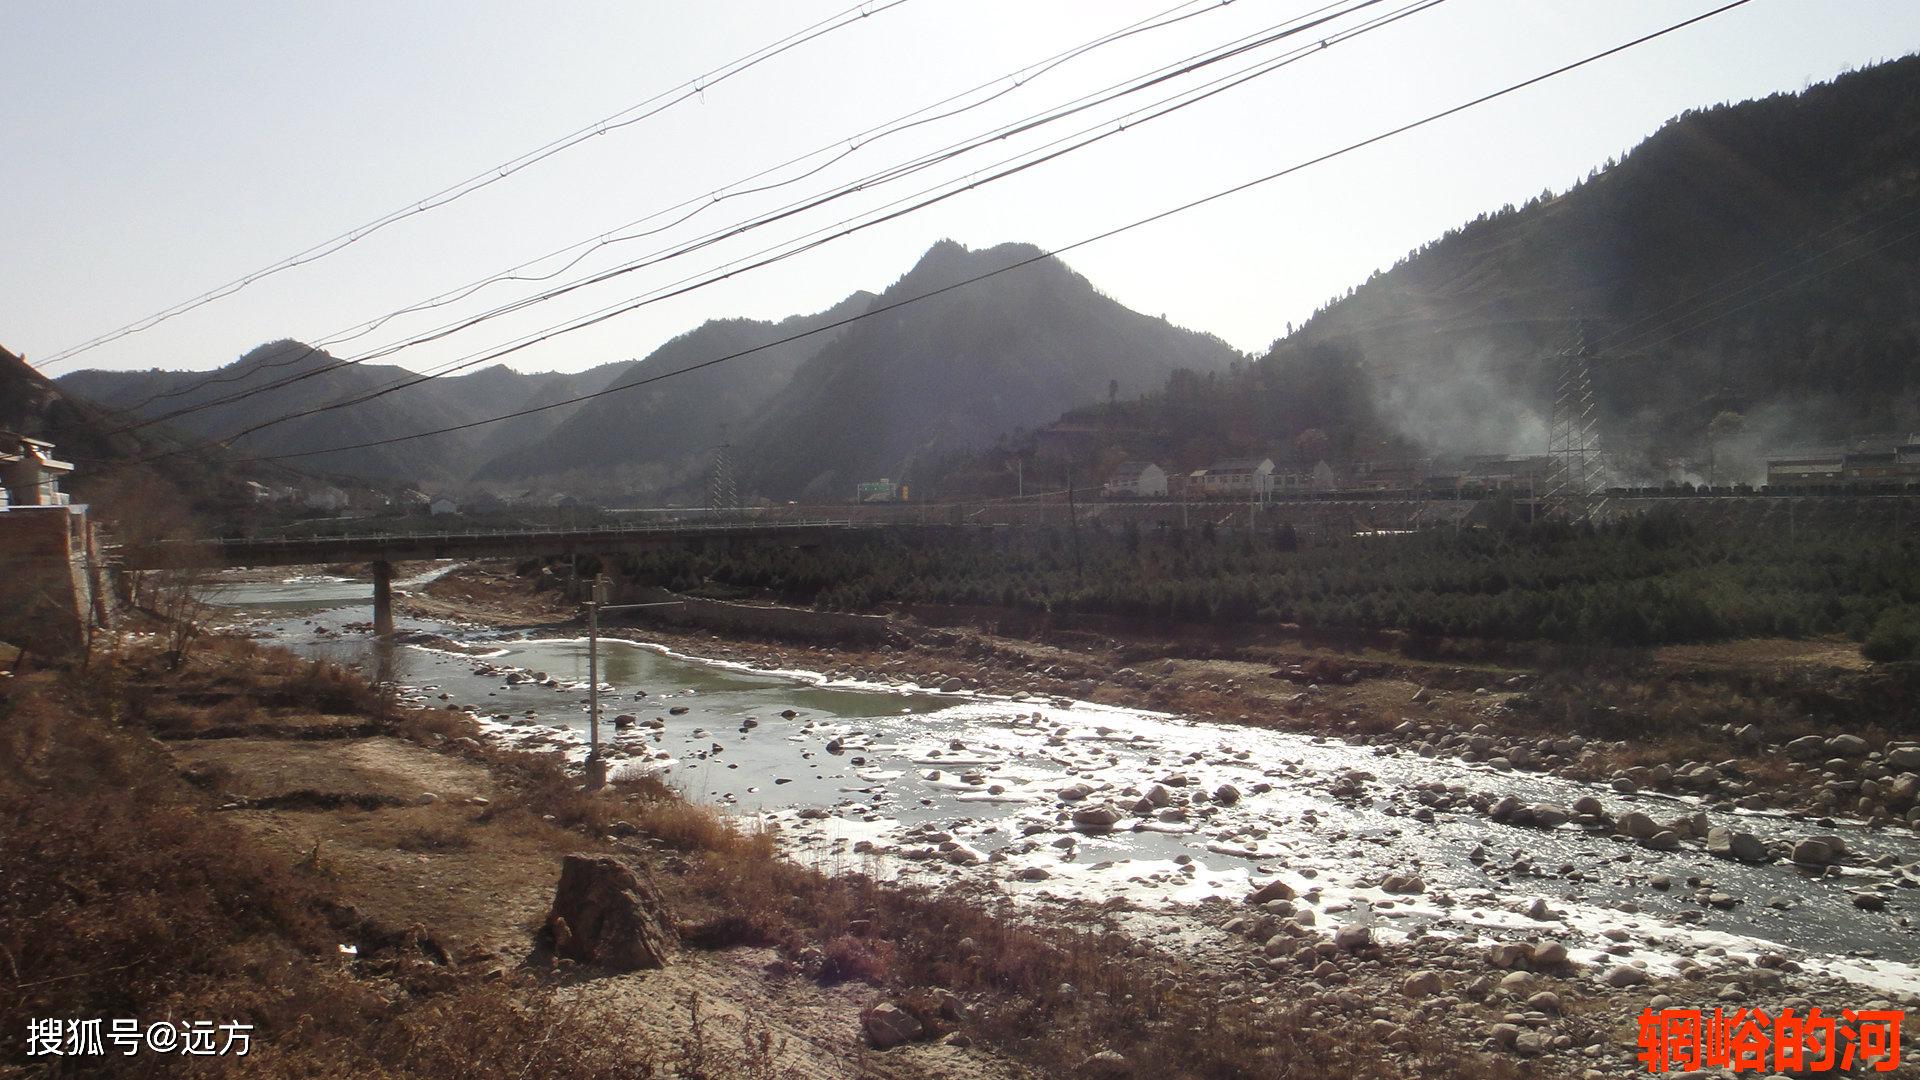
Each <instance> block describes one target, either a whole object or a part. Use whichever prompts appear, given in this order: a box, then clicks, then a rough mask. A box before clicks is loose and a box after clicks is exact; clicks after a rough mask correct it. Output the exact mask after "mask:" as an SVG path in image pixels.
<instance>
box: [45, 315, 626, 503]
mask: <svg viewBox="0 0 1920 1080" xmlns="http://www.w3.org/2000/svg"><path fill="white" fill-rule="evenodd" d="M302 375H304V376H305V377H304V378H300V379H299V380H298V381H290V382H287V383H286V385H284V386H282V385H276V384H279V383H281V382H283V381H286V380H289V379H291V378H292V377H294V376H302ZM608 376H609V369H608V368H607V367H605V366H602V367H597V368H591V369H588V370H587V371H583V372H578V373H574V374H555V373H543V374H531V375H530V374H524V373H521V372H518V371H514V370H512V369H510V368H507V367H504V366H500V365H495V366H493V367H489V368H485V369H482V370H480V371H476V372H471V373H468V374H464V375H454V376H447V377H444V378H438V379H434V380H432V381H431V382H428V383H424V384H422V385H419V386H411V387H407V388H405V389H400V390H395V391H393V392H392V393H388V394H385V395H384V396H380V397H375V398H372V399H370V400H367V401H364V402H360V403H358V404H354V405H351V406H346V407H343V408H337V409H329V410H327V411H324V412H316V413H314V414H313V415H310V416H302V417H299V418H297V419H293V420H289V421H287V422H285V423H279V424H275V425H273V426H271V427H267V428H264V429H262V430H261V431H259V432H256V433H254V434H251V435H248V436H246V437H245V438H244V439H241V440H239V441H237V442H235V443H234V444H233V447H234V450H235V453H236V454H239V455H241V456H247V455H259V456H270V455H275V454H287V453H298V452H300V451H305V450H318V449H324V448H327V447H334V446H343V445H346V444H350V443H359V442H371V441H374V440H378V439H384V438H390V437H392V436H395V435H406V434H411V433H413V432H418V431H427V430H432V429H435V428H441V427H450V426H453V425H456V424H463V423H470V422H472V421H474V420H479V419H484V418H487V417H492V416H498V415H500V414H503V413H507V412H512V411H515V410H517V409H522V408H526V407H527V406H529V405H532V404H537V403H541V402H546V401H558V400H563V399H565V398H568V397H572V396H576V395H578V394H580V393H584V392H587V391H588V390H594V389H599V387H600V386H602V385H604V383H605V381H606V379H607V378H608ZM411 378H414V373H413V372H411V371H408V370H406V369H405V368H400V367H396V366H393V365H387V364H343V363H341V362H340V361H339V360H337V359H335V358H334V357H333V356H331V355H330V354H328V353H327V352H326V351H325V350H322V349H315V348H312V347H311V346H308V345H305V344H302V343H300V342H297V341H291V340H281V341H274V342H269V343H267V344H264V345H261V346H258V347H257V348H254V349H251V350H249V351H248V352H247V353H246V354H245V355H244V356H242V357H240V358H239V359H238V360H235V361H234V362H233V363H231V364H228V365H226V366H224V367H221V368H218V369H216V370H214V371H212V372H205V371H160V370H150V371H97V370H88V371H76V372H73V373H71V374H69V375H65V376H63V377H61V379H60V380H59V385H60V386H61V388H62V389H63V390H65V391H67V392H69V393H71V394H75V395H78V396H80V397H84V398H86V399H88V400H90V401H93V402H97V403H98V404H100V405H103V406H106V407H108V408H111V409H117V410H126V411H129V412H131V413H133V414H134V415H135V416H139V417H144V418H149V419H151V418H157V417H161V416H165V415H167V414H170V413H173V412H175V411H177V410H182V409H188V408H193V409H194V410H195V411H192V412H187V413H185V414H183V415H181V416H178V417H176V418H174V419H171V420H168V421H166V422H165V424H164V426H165V427H167V428H171V429H173V430H175V431H178V432H181V433H184V434H186V435H190V436H194V437H197V438H200V439H205V440H214V439H226V438H228V437H229V436H232V435H234V434H235V433H236V432H239V431H241V430H243V429H245V428H247V427H250V426H252V425H255V424H259V423H262V422H264V421H268V420H273V419H275V418H278V417H281V416H285V415H289V414H292V413H298V412H303V411H306V410H310V409H313V408H316V407H318V406H323V405H327V404H331V403H334V402H340V401H345V400H348V399H350V398H357V397H360V396H362V395H366V394H370V393H372V392H375V391H378V390H381V389H383V388H387V387H391V386H394V385H396V384H398V383H401V382H404V381H406V380H409V379H411ZM256 391H257V392H256ZM249 392H252V393H251V396H248V397H244V398H241V399H240V400H236V401H230V402H226V403H224V404H215V402H219V401H221V400H222V399H225V398H229V397H233V396H235V395H238V394H242V393H249ZM567 415H568V413H567V410H565V409H555V410H549V411H547V412H542V413H534V414H533V415H531V416H526V417H516V418H515V419H512V420H507V421H502V422H500V423H496V424H488V425H486V426H484V427H478V428H474V429H472V430H471V431H465V432H456V433H453V434H450V435H441V436H435V437H433V438H430V439H416V440H412V441H408V442H400V443H394V444H391V445H387V446H375V447H367V448H365V449H358V450H348V451H344V452H340V453H331V454H317V455H312V456H307V457H300V458H291V459H289V464H291V465H293V466H294V467H296V468H299V469H302V470H305V471H310V472H317V473H346V474H351V475H355V476H363V477H369V478H375V479H384V480H398V481H402V482H404V483H408V484H412V485H418V486H437V485H442V484H447V483H452V482H458V481H463V480H465V479H466V477H467V475H468V474H469V473H470V472H471V470H472V467H473V462H475V461H484V460H487V459H488V458H491V457H493V456H494V455H495V454H497V453H499V452H500V448H502V447H505V446H512V445H524V444H525V443H528V442H531V441H532V440H534V439H537V438H539V437H540V436H541V435H543V434H545V433H546V431H547V430H549V429H550V428H551V427H552V426H554V425H555V424H558V423H559V422H561V421H562V420H564V419H565V418H566V416H567ZM161 426H162V425H154V426H153V427H150V428H148V429H147V430H157V429H158V428H160V427H161Z"/></svg>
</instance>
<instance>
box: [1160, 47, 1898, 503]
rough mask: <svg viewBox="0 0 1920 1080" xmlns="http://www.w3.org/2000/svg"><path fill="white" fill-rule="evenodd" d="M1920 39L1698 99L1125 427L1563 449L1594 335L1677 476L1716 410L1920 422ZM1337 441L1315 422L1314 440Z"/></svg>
mask: <svg viewBox="0 0 1920 1080" xmlns="http://www.w3.org/2000/svg"><path fill="white" fill-rule="evenodd" d="M1916 271H1920V57H1906V58H1904V59H1901V60H1897V61H1894V62H1892V63H1888V64H1883V65H1879V66H1877V67H1873V68H1868V69H1865V70H1861V71H1856V72H1852V73H1850V74H1847V75H1843V76H1841V77H1839V78H1837V79H1835V80H1834V81H1833V82H1831V83H1825V84H1821V85H1818V86H1813V87H1810V88H1808V89H1807V90H1806V91H1804V92H1802V93H1798V94H1776V95H1773V96H1771V97H1768V98H1764V99H1761V100H1756V101H1748V102H1744V103H1740V104H1732V105H1719V106H1714V107H1711V108H1706V109H1700V110H1695V111H1690V112H1688V113H1685V114H1683V115H1682V116H1680V117H1677V118H1676V119H1674V120H1672V121H1671V122H1669V123H1668V124H1666V125H1665V126H1663V127H1662V128H1661V129H1660V130H1659V131H1658V132H1656V133H1655V134H1654V135H1652V136H1651V137H1649V138H1648V139H1647V140H1645V141H1644V142H1642V143H1641V144H1640V145H1639V146H1637V147H1635V148H1634V149H1633V150H1632V151H1631V152H1629V153H1628V154H1626V156H1625V157H1624V158H1623V159H1622V160H1620V161H1618V162H1609V163H1608V164H1607V165H1606V166H1604V167H1602V168H1599V169H1596V170H1595V171H1594V172H1593V173H1592V174H1591V175H1590V176H1589V177H1588V178H1587V179H1585V180H1584V181H1582V182H1580V183H1578V184H1576V185H1575V186H1574V187H1573V188H1571V189H1570V190H1568V191H1566V192H1564V193H1562V194H1560V195H1557V196H1555V195H1552V194H1551V193H1543V194H1542V195H1541V196H1540V197H1538V198H1535V199H1533V200H1530V201H1529V202H1527V203H1526V204H1525V205H1523V206H1519V207H1513V206H1509V207H1504V208H1502V209H1500V210H1498V211H1496V212H1492V213H1489V214H1484V215H1482V216H1481V217H1479V218H1476V219H1475V220H1474V221H1472V222H1469V223H1467V224H1466V225H1464V226H1462V227H1461V228H1458V229H1455V230H1451V231H1449V232H1448V233H1447V234H1446V235H1444V236H1442V237H1440V238H1438V239H1437V240H1435V241H1433V242H1432V243H1429V244H1427V245H1424V246H1423V247H1421V248H1420V249H1419V250H1417V251H1415V252H1413V253H1411V254H1409V255H1408V256H1407V257H1406V258H1405V259H1403V260H1401V261H1400V262H1399V263H1397V264H1396V265H1395V266H1393V267H1392V268H1390V269H1388V270H1386V271H1383V272H1381V273H1377V274H1375V275H1374V276H1373V277H1371V278H1370V279H1369V280H1368V281H1366V282H1365V283H1364V284H1361V285H1359V286H1358V287H1356V288H1354V289H1353V290H1351V291H1349V292H1348V293H1347V294H1346V295H1344V296H1342V297H1339V298H1337V299H1335V300H1334V301H1332V302H1330V303H1329V304H1328V305H1327V306H1325V307H1324V308H1322V309H1321V310H1320V311H1318V312H1316V313H1315V314H1314V316H1313V317H1312V318H1311V319H1309V320H1308V321H1307V322H1306V324H1305V325H1304V326H1302V327H1300V328H1299V329H1298V330H1297V331H1294V332H1293V333H1291V334H1289V335H1288V336H1287V337H1284V338H1282V339H1281V340H1280V341H1278V342H1276V343H1275V345H1274V346H1273V348H1272V349H1271V350H1270V351H1269V352H1268V353H1267V354H1266V355H1265V356H1264V357H1262V358H1261V359H1260V361H1259V362H1257V363H1255V364H1252V365H1249V366H1247V367H1246V368H1245V369H1244V370H1243V371H1241V372H1240V373H1238V374H1237V375H1235V376H1233V377H1231V378H1229V377H1217V378H1214V379H1195V378H1191V377H1184V376H1183V377H1181V378H1179V379H1175V380H1173V381H1171V382H1170V383H1169V384H1167V385H1166V386H1164V387H1162V388H1160V390H1158V391H1156V392H1155V393H1154V394H1152V395H1148V396H1147V397H1146V398H1145V399H1144V400H1141V401H1137V402H1126V403H1122V412H1123V418H1124V420H1125V422H1127V423H1129V424H1132V425H1134V426H1136V427H1149V428H1158V429H1163V430H1181V431H1185V432H1189V433H1191V434H1193V435H1194V436H1196V437H1202V438H1204V440H1205V441H1207V442H1208V444H1209V446H1211V447H1213V448H1215V449H1217V450H1219V451H1220V452H1228V451H1231V450H1233V449H1239V448H1245V449H1252V448H1256V447H1258V448H1263V449H1269V448H1275V447H1281V448H1284V447H1286V446H1287V445H1289V444H1290V443H1291V442H1293V441H1294V440H1297V439H1300V438H1301V437H1302V436H1303V435H1308V433H1310V432H1315V431H1317V432H1320V433H1323V434H1324V435H1325V439H1324V442H1323V443H1322V445H1325V446H1326V450H1327V452H1328V453H1330V454H1332V455H1335V456H1341V455H1355V456H1357V455H1364V454H1381V453H1411V452H1419V451H1428V452H1433V451H1442V452H1448V451H1452V452H1473V451H1488V452H1502V451H1506V452H1517V453H1542V452H1544V451H1545V449H1546V429H1545V421H1546V417H1547V415H1548V411H1549V408H1550V400H1551V394H1552V393H1553V390H1554V382H1555V378H1556V376H1557V374H1558V371H1559V364H1558V362H1557V360H1556V358H1557V357H1559V356H1560V355H1561V354H1562V353H1563V351H1565V350H1567V349H1569V348H1573V347H1575V343H1576V342H1577V341H1584V342H1585V347H1586V350H1587V353H1588V355H1589V357H1590V359H1591V370H1592V377H1593V382H1594V387H1595V392H1596V395H1597V397H1598V400H1599V404H1600V407H1601V413H1602V415H1601V419H1600V431H1601V436H1602V440H1603V443H1607V442H1609V441H1610V442H1611V443H1612V444H1613V445H1614V446H1615V447H1616V448H1619V449H1622V450H1623V451H1626V452H1624V453H1623V454H1622V455H1621V461H1620V464H1622V465H1623V466H1625V467H1627V468H1629V469H1638V470H1641V471H1643V472H1655V473H1657V472H1658V471H1659V469H1660V468H1661V467H1662V462H1671V461H1672V460H1673V459H1675V458H1681V457H1685V456H1687V455H1688V454H1690V453H1694V452H1696V451H1697V448H1698V445H1699V443H1700V442H1701V440H1702V438H1703V437H1704V435H1705V432H1706V428H1707V425H1708V424H1709V423H1710V422H1712V421H1713V419H1714V418H1715V417H1719V416H1722V415H1723V414H1725V413H1734V414H1738V415H1739V416H1741V417H1742V418H1743V421H1744V422H1743V425H1742V426H1743V427H1744V428H1745V431H1746V436H1745V437H1746V439H1747V440H1748V441H1749V442H1750V443H1752V444H1753V445H1755V446H1757V447H1759V448H1760V449H1763V450H1764V449H1766V448H1768V447H1778V446H1783V445H1790V444H1794V443H1804V442H1817V441H1834V440H1842V439H1845V438H1847V437H1849V436H1852V435H1858V434H1861V433H1864V432H1870V431H1900V430H1906V429H1909V428H1915V427H1920V273H1916ZM1308 437H1309V438H1317V437H1316V436H1311V435H1309V436H1308Z"/></svg>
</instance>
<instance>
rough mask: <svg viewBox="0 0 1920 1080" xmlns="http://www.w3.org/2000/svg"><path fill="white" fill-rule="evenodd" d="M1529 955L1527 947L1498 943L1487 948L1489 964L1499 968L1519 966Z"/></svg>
mask: <svg viewBox="0 0 1920 1080" xmlns="http://www.w3.org/2000/svg"><path fill="white" fill-rule="evenodd" d="M1526 955H1527V947H1526V946H1525V945H1514V944H1509V943H1507V942H1503V941H1497V942H1495V943H1493V944H1492V945H1489V946H1487V962H1488V963H1490V964H1492V965H1493V966H1494V967H1497V968H1510V967H1513V966H1514V965H1516V964H1518V963H1519V962H1520V960H1521V958H1522V957H1524V956H1526Z"/></svg>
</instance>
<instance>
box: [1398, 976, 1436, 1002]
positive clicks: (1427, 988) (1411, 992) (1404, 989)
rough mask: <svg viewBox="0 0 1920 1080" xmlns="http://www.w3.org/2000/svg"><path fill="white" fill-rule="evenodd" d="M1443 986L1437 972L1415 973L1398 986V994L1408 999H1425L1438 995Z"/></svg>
mask: <svg viewBox="0 0 1920 1080" xmlns="http://www.w3.org/2000/svg"><path fill="white" fill-rule="evenodd" d="M1445 985H1446V984H1445V983H1444V982H1442V981H1441V979H1440V973H1439V972H1437V971H1416V972H1414V973H1413V974H1411V975H1409V976H1407V978H1406V981H1405V982H1402V983H1401V984H1400V992H1401V993H1403V994H1405V995H1407V996H1408V997H1410V998H1427V997H1432V996H1433V995H1435V994H1437V993H1439V992H1440V991H1441V990H1442V989H1443V988H1444V987H1445Z"/></svg>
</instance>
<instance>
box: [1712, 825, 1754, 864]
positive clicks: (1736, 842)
mask: <svg viewBox="0 0 1920 1080" xmlns="http://www.w3.org/2000/svg"><path fill="white" fill-rule="evenodd" d="M1707 853H1708V854H1710V855H1718V856H1720V857H1721V858H1723V859H1738V860H1739V861H1741V862H1751V863H1757V862H1766V861H1767V859H1768V854H1767V845H1766V844H1765V843H1764V842H1763V841H1762V840H1761V839H1760V838H1759V837H1757V836H1755V835H1753V834H1752V833H1749V832H1737V831H1735V830H1733V829H1729V828H1726V827H1724V826H1721V825H1715V826H1714V827H1712V828H1710V829H1708V830H1707Z"/></svg>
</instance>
